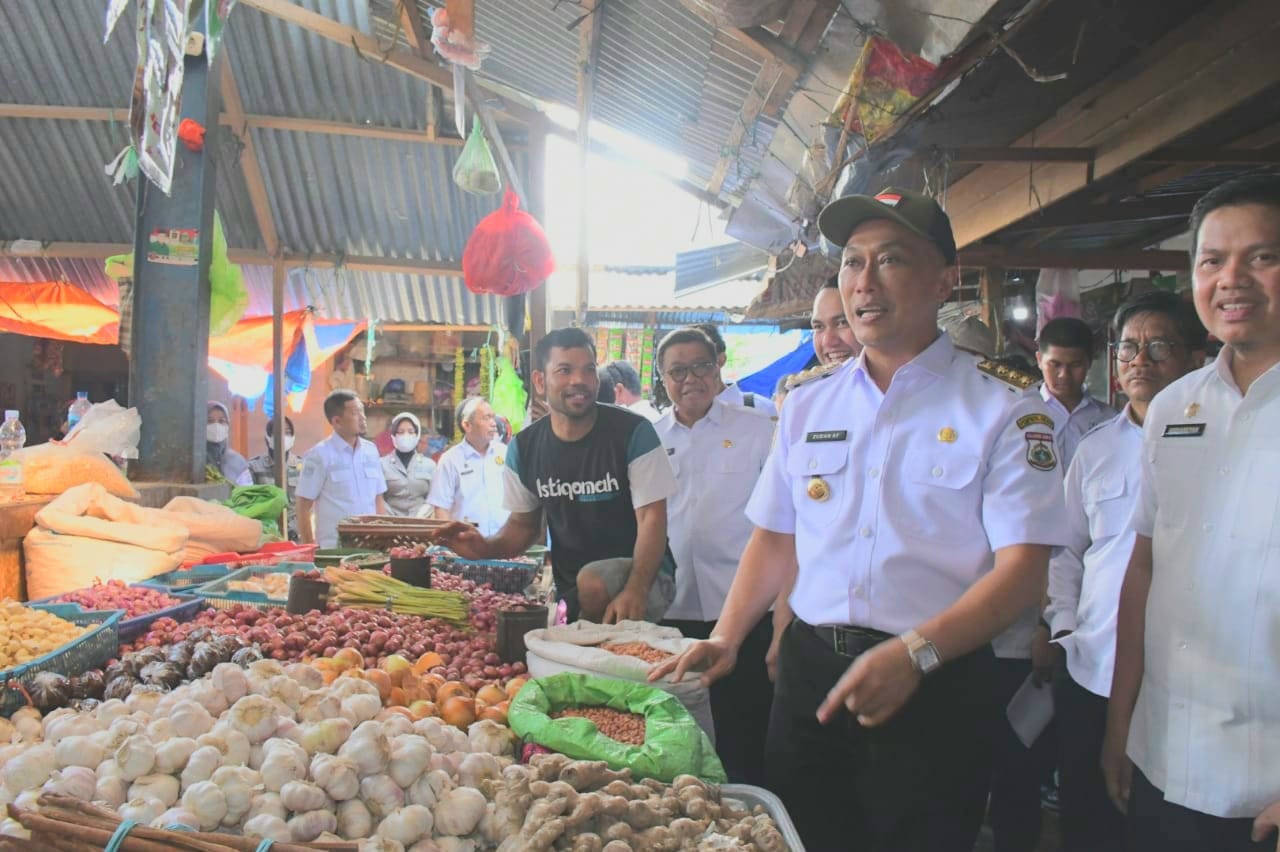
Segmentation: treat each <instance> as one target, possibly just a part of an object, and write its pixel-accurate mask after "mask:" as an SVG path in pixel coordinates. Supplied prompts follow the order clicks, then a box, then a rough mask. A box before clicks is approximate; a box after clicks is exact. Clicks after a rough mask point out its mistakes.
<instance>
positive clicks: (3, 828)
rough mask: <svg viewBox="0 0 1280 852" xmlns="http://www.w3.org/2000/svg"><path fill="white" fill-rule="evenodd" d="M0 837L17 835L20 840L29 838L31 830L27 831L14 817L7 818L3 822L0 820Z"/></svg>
mask: <svg viewBox="0 0 1280 852" xmlns="http://www.w3.org/2000/svg"><path fill="white" fill-rule="evenodd" d="M0 837H17V838H20V839H22V840H30V839H31V832H30V831H27V829H25V828H24V827H23V825H22V823H20V822H18V821H17V820H16V819H13V818H8V819H5V820H4V822H0Z"/></svg>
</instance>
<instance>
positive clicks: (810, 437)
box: [804, 429, 849, 444]
mask: <svg viewBox="0 0 1280 852" xmlns="http://www.w3.org/2000/svg"><path fill="white" fill-rule="evenodd" d="M848 437H849V432H848V431H847V430H845V429H840V430H837V431H832V432H809V433H807V434H806V435H805V436H804V442H805V443H806V444H827V443H831V442H833V441H843V440H846V439H847V438H848Z"/></svg>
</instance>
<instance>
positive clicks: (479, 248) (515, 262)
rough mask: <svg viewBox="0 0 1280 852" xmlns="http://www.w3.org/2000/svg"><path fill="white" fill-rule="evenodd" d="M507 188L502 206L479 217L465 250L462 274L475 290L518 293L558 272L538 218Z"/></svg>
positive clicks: (504, 294) (471, 289)
mask: <svg viewBox="0 0 1280 852" xmlns="http://www.w3.org/2000/svg"><path fill="white" fill-rule="evenodd" d="M519 208H520V198H519V196H517V195H516V194H515V193H514V192H512V191H511V189H510V188H509V187H508V188H507V190H506V192H505V193H504V194H503V198H502V206H501V207H499V208H498V209H497V210H495V211H494V212H492V213H490V214H489V215H488V216H485V217H484V218H483V219H481V220H480V222H479V224H477V225H476V227H475V230H474V231H472V232H471V236H470V237H468V238H467V247H466V248H465V249H464V250H463V252H462V277H463V279H464V281H465V282H466V285H467V289H468V290H470V291H471V292H472V293H481V294H483V293H492V294H495V295H498V296H517V295H519V294H521V293H527V292H529V291H530V290H533V289H535V288H536V287H538V286H539V285H540V284H542V282H544V281H546V279H547V277H548V276H549V275H551V273H552V272H554V271H555V268H556V261H555V258H554V257H553V256H552V254H551V243H550V242H549V241H548V240H547V234H546V232H545V231H543V230H542V226H541V225H539V224H538V220H537V219H535V218H533V217H532V216H530V215H529V214H528V213H526V212H525V211H523V210H521V209H519Z"/></svg>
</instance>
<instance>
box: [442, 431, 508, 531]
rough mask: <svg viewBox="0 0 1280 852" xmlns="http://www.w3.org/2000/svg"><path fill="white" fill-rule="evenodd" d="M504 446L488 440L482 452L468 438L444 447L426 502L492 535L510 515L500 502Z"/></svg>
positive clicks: (498, 442)
mask: <svg viewBox="0 0 1280 852" xmlns="http://www.w3.org/2000/svg"><path fill="white" fill-rule="evenodd" d="M506 461H507V446H506V444H503V443H502V442H501V441H498V440H496V439H495V440H492V441H490V442H489V449H488V450H487V451H486V452H485V454H484V455H480V451H479V450H477V449H476V448H475V447H473V446H471V443H470V442H469V441H466V440H463V442H462V443H461V444H458V445H457V446H455V447H452V448H450V449H448V450H446V451H445V454H444V455H442V456H441V457H440V466H439V468H437V469H436V476H435V479H433V480H431V493H430V494H429V495H428V496H427V506H428V507H431V506H439V507H440V508H441V509H444V510H445V511H446V512H448V513H449V515H450V517H452V518H453V519H454V520H455V521H465V522H466V523H468V524H475V525H476V526H477V527H479V529H480V534H481V535H483V536H485V537H488V536H491V535H495V534H496V533H497V532H498V530H500V529H502V525H503V524H505V523H506V522H507V518H509V517H511V512H509V511H507V510H506V509H504V508H503V506H502V499H503V489H504V474H503V471H504V470H505V469H506Z"/></svg>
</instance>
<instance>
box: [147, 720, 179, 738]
mask: <svg viewBox="0 0 1280 852" xmlns="http://www.w3.org/2000/svg"><path fill="white" fill-rule="evenodd" d="M143 733H144V734H146V737H147V739H149V740H151V742H153V743H162V742H164V741H165V740H171V739H173V738H174V736H175V734H174V733H173V722H171V721H170V720H169V719H168V718H166V717H164V716H161V717H159V718H156V719H152V720H151V721H150V722H148V723H147V727H146V729H145V730H144V731H143Z"/></svg>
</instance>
